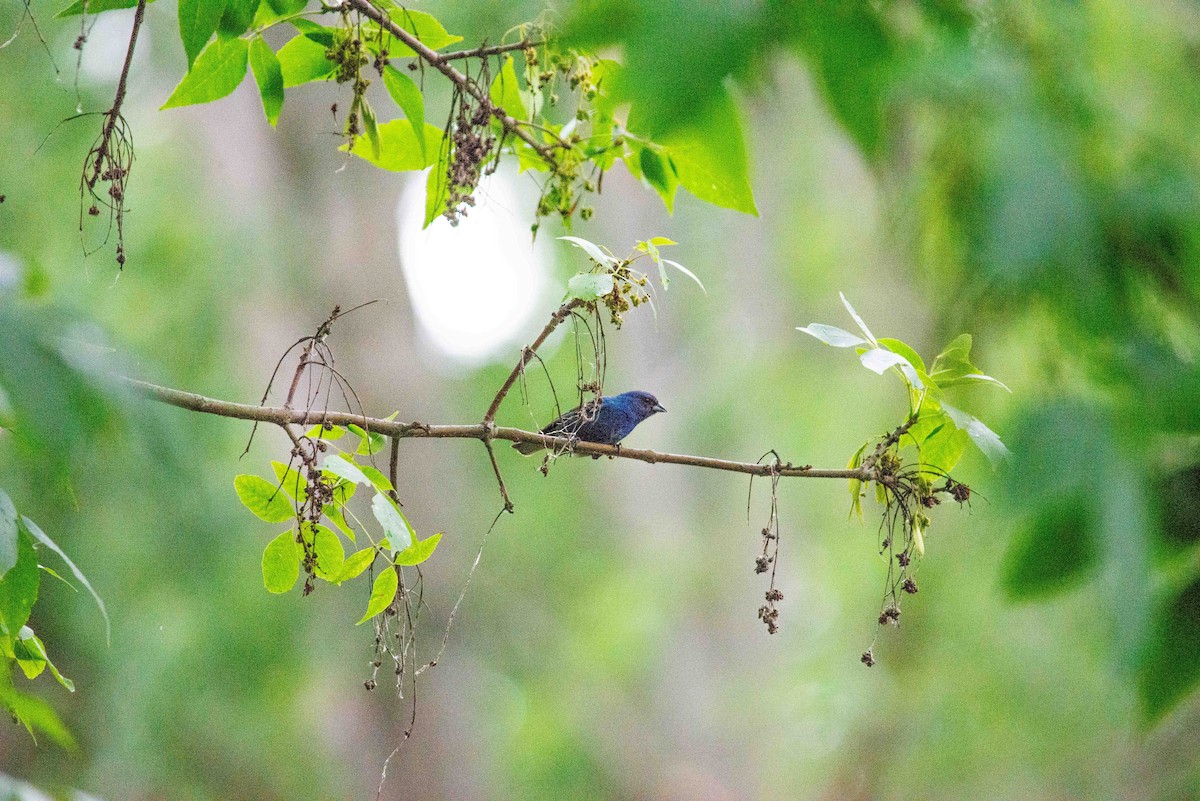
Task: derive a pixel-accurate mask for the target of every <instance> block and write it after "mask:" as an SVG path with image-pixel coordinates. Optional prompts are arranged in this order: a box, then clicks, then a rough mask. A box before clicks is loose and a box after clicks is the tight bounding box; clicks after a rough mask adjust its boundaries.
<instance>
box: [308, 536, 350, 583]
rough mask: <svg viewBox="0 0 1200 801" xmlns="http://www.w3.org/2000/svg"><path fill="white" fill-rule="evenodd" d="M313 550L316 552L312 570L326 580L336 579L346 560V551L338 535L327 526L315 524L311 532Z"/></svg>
mask: <svg viewBox="0 0 1200 801" xmlns="http://www.w3.org/2000/svg"><path fill="white" fill-rule="evenodd" d="M313 550H314V551H315V552H316V554H317V564H316V566H315V567H314V572H315V573H316V574H317V575H318V576H320V577H321V578H323V579H325V580H326V581H336V580H338V576H340V575H341V572H342V565H343V564H344V563H345V561H346V551H345V550H344V549H343V548H342V541H341V539H339V538H338V535H337V534H335V533H333V531H332V530H331V529H330V528H329V527H327V526H320V525H319V526H317V527H316V529H315V530H314V532H313Z"/></svg>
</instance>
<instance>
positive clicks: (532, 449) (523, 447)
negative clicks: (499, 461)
mask: <svg viewBox="0 0 1200 801" xmlns="http://www.w3.org/2000/svg"><path fill="white" fill-rule="evenodd" d="M543 447H545V446H543V445H539V444H537V443H536V442H514V443H513V450H515V451H517V452H518V453H523V454H524V455H526V456H528V455H529V454H531V453H537V452H538V451H540V450H542V448H543Z"/></svg>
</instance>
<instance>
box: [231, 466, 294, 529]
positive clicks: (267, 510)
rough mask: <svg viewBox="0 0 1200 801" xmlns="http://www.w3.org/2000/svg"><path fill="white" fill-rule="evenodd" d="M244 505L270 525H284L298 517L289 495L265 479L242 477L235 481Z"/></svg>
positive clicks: (250, 476) (234, 484)
mask: <svg viewBox="0 0 1200 801" xmlns="http://www.w3.org/2000/svg"><path fill="white" fill-rule="evenodd" d="M233 487H234V489H236V490H237V494H238V498H239V499H240V500H241V502H242V505H243V506H245V507H246V508H247V509H249V510H250V511H251V512H254V514H255V515H257V516H258V518H259V519H261V520H265V521H267V522H268V523H282V522H284V521H285V520H291V519H292V518H293V517H295V516H296V512H295V510H294V509H293V508H292V504H291V503H289V502H288V498H287V495H286V494H285V493H284V491H283V490H281V489H280V488H279V487H276V486H275V485H274V484H272V483H271V482H270V481H267V480H266V479H265V478H262V477H260V476H254V475H240V476H237V477H235V478H234V479H233Z"/></svg>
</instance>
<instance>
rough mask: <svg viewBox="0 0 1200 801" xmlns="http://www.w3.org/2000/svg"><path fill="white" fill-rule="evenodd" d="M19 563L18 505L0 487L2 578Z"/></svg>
mask: <svg viewBox="0 0 1200 801" xmlns="http://www.w3.org/2000/svg"><path fill="white" fill-rule="evenodd" d="M16 563H17V507H15V506H13V502H12V498H10V497H8V493H7V492H5V491H4V490H2V489H0V579H3V578H4V575H5V574H6V573H8V571H9V570H11V569H12V567H13V565H15V564H16Z"/></svg>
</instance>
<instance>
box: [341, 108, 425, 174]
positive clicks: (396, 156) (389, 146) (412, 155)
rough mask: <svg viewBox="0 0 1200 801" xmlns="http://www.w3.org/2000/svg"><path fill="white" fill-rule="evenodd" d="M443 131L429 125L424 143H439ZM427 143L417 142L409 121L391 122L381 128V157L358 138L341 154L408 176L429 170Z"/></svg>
mask: <svg viewBox="0 0 1200 801" xmlns="http://www.w3.org/2000/svg"><path fill="white" fill-rule="evenodd" d="M441 138H442V130H441V129H440V128H438V127H437V126H435V125H430V124H428V123H426V125H425V143H428V142H437V143H440V142H441ZM425 143H421V142H418V141H417V135H416V134H415V133H414V132H413V127H412V122H411V121H409V120H391V121H390V122H385V123H383V124H382V125H380V126H379V149H380V153H379V157H378V158H376V157H375V154H374V153H373V152H372V148H371V144H370V143H369V142H367V141H366V140H364V139H362V138H359V139H358V140H357V141H355V143H354V147H353V148H351V147H349V146H348V145H342V146H341V147H339V148H338V150H342V151H347V150H348V151H349V152H350V153H353V154H354V155H355V156H358V157H359V158H361V159H364V160H366V161H369V162H371V163H372V164H374V165H375V166H376V167H379V168H381V169H384V170H390V171H392V172H407V171H410V170H423V169H425V168H426V167H428V166H429V162H428V161H427V160H426V156H425V154H426V147H427V145H426V144H425Z"/></svg>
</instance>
